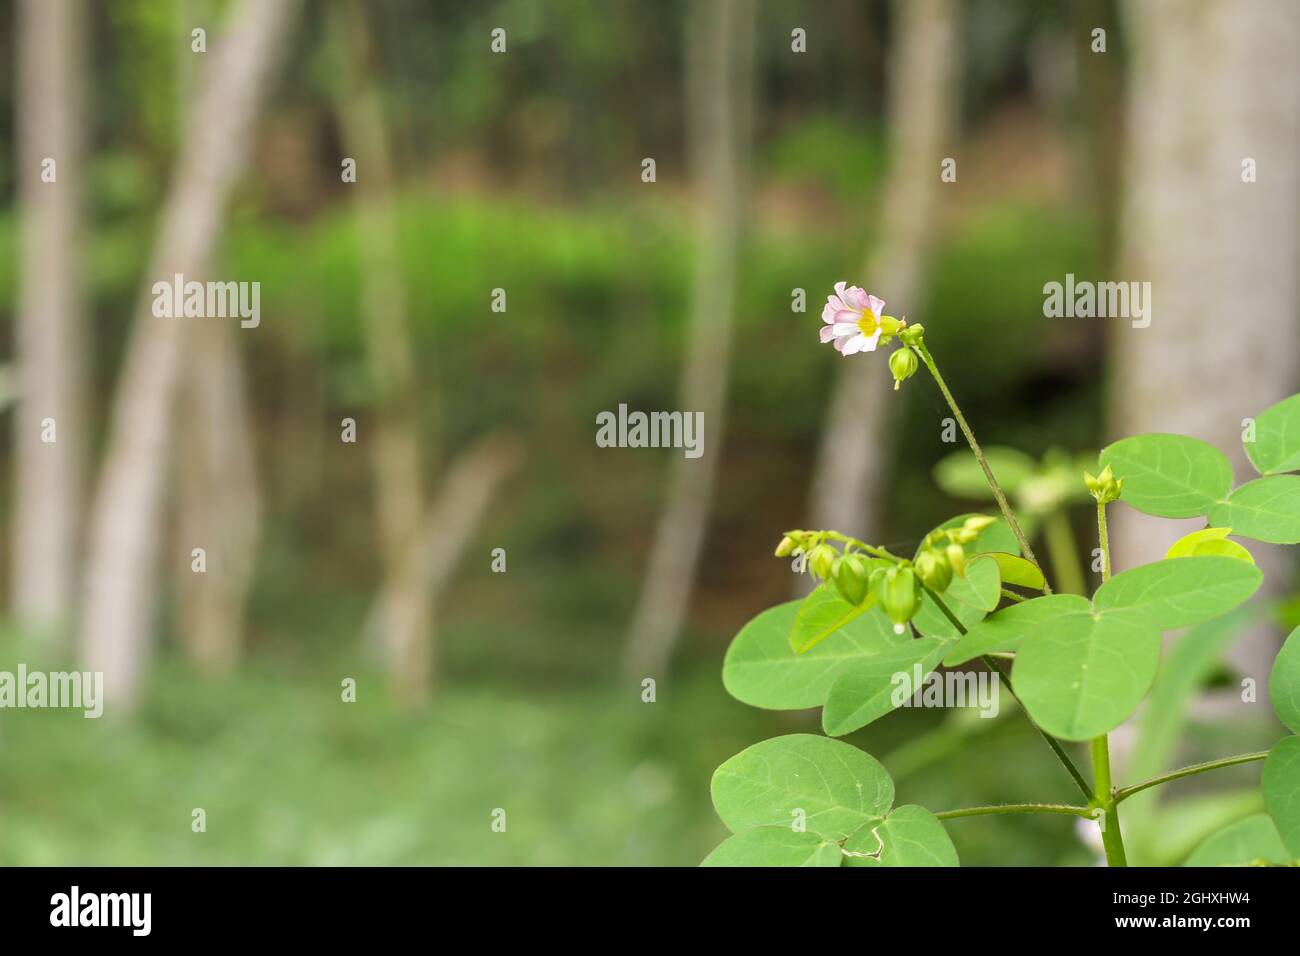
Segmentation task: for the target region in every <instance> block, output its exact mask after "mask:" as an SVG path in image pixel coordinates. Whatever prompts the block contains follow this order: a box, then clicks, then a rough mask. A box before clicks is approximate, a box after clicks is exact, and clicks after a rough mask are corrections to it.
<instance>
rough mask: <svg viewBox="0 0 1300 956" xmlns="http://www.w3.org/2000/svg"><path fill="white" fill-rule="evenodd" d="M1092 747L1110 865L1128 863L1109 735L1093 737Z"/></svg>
mask: <svg viewBox="0 0 1300 956" xmlns="http://www.w3.org/2000/svg"><path fill="white" fill-rule="evenodd" d="M1090 746H1091V749H1092V780H1093V786H1094V795H1093V807H1094V809H1100V810H1101V811H1102V813H1101V816H1100V817H1099V818H1098V819H1097V825H1098V826H1099V827H1100V828H1101V845H1102V848H1103V849H1104V850H1105V851H1106V865H1107V866H1128V859H1127V858H1126V857H1125V855H1124V837H1123V836H1122V835H1121V834H1120V832H1119V810H1118V808H1117V807H1116V805H1115V804H1116V802H1117V801H1116V799H1115V795H1114V794H1113V793H1111V789H1110V742H1109V741H1108V740H1107V739H1106V735H1105V734H1102V735H1101V736H1100V737H1094V738H1093V740H1092V743H1091V745H1090Z"/></svg>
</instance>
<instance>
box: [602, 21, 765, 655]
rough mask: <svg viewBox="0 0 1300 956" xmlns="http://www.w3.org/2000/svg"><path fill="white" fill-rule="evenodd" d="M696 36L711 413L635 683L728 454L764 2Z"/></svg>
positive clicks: (682, 497) (641, 641)
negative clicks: (756, 51)
mask: <svg viewBox="0 0 1300 956" xmlns="http://www.w3.org/2000/svg"><path fill="white" fill-rule="evenodd" d="M688 29H689V31H690V32H689V35H688V38H687V56H688V64H687V71H688V72H687V108H688V110H689V114H690V116H689V119H690V124H689V130H688V135H689V141H690V144H691V147H692V164H693V168H694V175H695V179H696V183H697V188H698V190H699V207H700V212H699V221H698V226H697V235H698V239H699V252H698V260H697V265H696V271H695V289H694V293H693V295H692V302H693V307H692V314H691V323H690V330H689V341H688V343H687V353H686V365H685V370H684V376H683V381H682V392H681V395H682V405H683V412H684V413H685V414H688V415H689V414H691V413H693V412H700V413H702V414H703V420H704V425H705V428H706V430H707V436H708V437H707V443H706V445H705V447H704V453H703V455H701V456H700V457H699V458H696V459H693V460H688V459H685V458H681V459H678V460H676V461H675V462H674V463H673V466H672V468H673V471H672V478H671V483H670V485H669V491H668V500H667V504H666V506H665V508H664V510H663V513H662V514H661V516H660V520H659V526H658V528H657V530H656V533H655V539H654V544H653V546H652V550H651V554H650V563H649V567H648V570H647V573H646V580H645V583H644V585H643V588H642V591H641V599H640V602H639V604H638V605H637V608H636V611H635V613H634V615H633V619H632V625H631V630H630V633H629V637H628V642H627V648H626V652H625V656H624V668H625V671H626V672H627V673H628V674H629V675H630V676H632V677H635V678H641V677H644V676H660V675H662V674H663V673H664V672H665V671H666V670H667V668H668V665H669V662H670V660H671V657H672V650H673V645H674V643H675V642H676V639H677V635H678V633H679V631H680V630H681V626H682V622H683V620H684V618H685V615H686V608H687V605H688V603H689V601H690V595H691V585H692V582H693V581H694V579H695V574H696V568H697V565H698V563H699V556H700V551H701V547H702V545H703V540H704V530H705V524H706V522H707V520H708V510H709V503H710V499H711V497H712V494H713V485H714V483H715V481H716V475H717V468H718V462H719V460H720V458H721V455H722V445H723V432H724V424H725V418H726V395H727V380H728V372H729V369H728V365H729V363H730V355H731V325H732V319H733V315H732V313H733V311H734V301H735V293H736V271H737V268H736V260H737V256H738V244H739V233H740V227H741V217H742V211H743V205H744V201H743V199H744V192H745V190H746V188H747V185H748V184H747V179H748V150H749V123H750V114H751V111H752V108H753V107H752V88H753V42H754V40H753V34H754V5H753V3H752V0H717V2H716V3H709V4H705V5H703V6H702V7H701V8H700V19H699V21H698V22H694V21H693V22H692V23H691V24H690V26H689V28H688Z"/></svg>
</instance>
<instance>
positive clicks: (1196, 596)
mask: <svg viewBox="0 0 1300 956" xmlns="http://www.w3.org/2000/svg"><path fill="white" fill-rule="evenodd" d="M1263 579H1264V575H1263V574H1262V573H1261V572H1260V570H1259V568H1257V567H1255V566H1254V565H1251V564H1247V563H1246V562H1244V561H1238V560H1236V559H1235V558H1223V557H1214V556H1209V557H1194V558H1166V559H1165V560H1163V561H1155V562H1153V563H1151V564H1144V565H1142V566H1141V567H1137V568H1133V569H1132V570H1131V571H1125V572H1124V573H1122V574H1117V575H1115V577H1113V578H1111V579H1110V580H1109V581H1107V582H1106V583H1104V584H1103V585H1102V586H1101V587H1099V588H1098V589H1097V593H1096V594H1095V595H1094V596H1093V601H1092V603H1093V606H1094V607H1096V608H1097V609H1098V610H1106V609H1108V608H1138V609H1141V610H1143V611H1145V612H1147V614H1149V615H1150V617H1151V620H1152V621H1153V622H1154V623H1155V625H1156V626H1157V627H1158V628H1160V630H1162V631H1168V630H1172V629H1173V628H1176V627H1189V626H1191V625H1193V624H1198V623H1200V622H1201V621H1208V620H1209V619H1210V618H1215V617H1218V616H1219V615H1220V614H1226V613H1227V612H1228V611H1231V610H1232V609H1233V608H1234V607H1236V606H1237V605H1238V604H1240V603H1242V602H1243V601H1245V600H1246V599H1247V598H1248V597H1250V596H1251V595H1252V594H1254V593H1255V591H1256V590H1257V589H1258V588H1259V585H1260V582H1261V581H1263Z"/></svg>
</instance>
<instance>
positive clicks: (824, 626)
mask: <svg viewBox="0 0 1300 956" xmlns="http://www.w3.org/2000/svg"><path fill="white" fill-rule="evenodd" d="M876 601H877V598H876V595H875V593H874V592H872V593H871V594H869V595H868V597H867V600H865V601H863V602H862V603H861V604H856V605H855V604H850V603H849V602H848V601H846V600H844V598H843V597H841V596H840V592H839V590H838V589H837V588H836V587H835V585H834V584H831V583H830V582H829V581H827V582H825V583H823V584H822V585H821V586H819V587H818V588H817V589H816V590H815V591H813V592H812V593H811V594H809V595H808V596H807V597H806V598H804V599H803V603H801V604H800V605H799V613H798V614H796V615H795V618H794V625H793V626H792V627H791V628H790V648H791V650H793V651H794V652H795V653H796V654H805V653H807V652H808V651H809V650H811V649H812V648H814V647H816V646H817V645H818V644H820V643H821V642H822V641H824V640H826V638H828V637H830V636H831V635H832V634H834V633H835V632H836V631H838V630H840V629H841V628H842V627H845V626H846V625H848V624H849V623H850V622H851V621H853V620H854V619H855V618H857V617H859V616H860V615H862V614H865V613H866V612H867V611H869V610H871V608H872V607H873V606H874V605H875V604H876Z"/></svg>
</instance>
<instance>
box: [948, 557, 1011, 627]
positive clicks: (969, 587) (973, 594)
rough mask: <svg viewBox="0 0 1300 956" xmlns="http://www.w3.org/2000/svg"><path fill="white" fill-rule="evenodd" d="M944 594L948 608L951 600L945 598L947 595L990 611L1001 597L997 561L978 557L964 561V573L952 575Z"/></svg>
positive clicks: (1000, 582) (968, 604)
mask: <svg viewBox="0 0 1300 956" xmlns="http://www.w3.org/2000/svg"><path fill="white" fill-rule="evenodd" d="M944 595H945V598H944V601H945V603H946V604H947V605H948V606H949V607H950V608H951V607H952V601H949V600H947V598H949V597H950V598H952V599H953V600H954V601H959V602H960V603H962V604H965V605H967V606H969V607H973V608H977V609H979V610H981V611H984V612H985V613H988V612H989V611H992V610H993V609H994V608H996V607H997V606H998V602H999V601H1000V600H1001V599H1002V578H1001V577H1000V576H999V573H998V563H997V561H995V560H993V559H991V558H984V557H978V558H974V559H973V560H970V561H968V562H966V573H965V574H964V575H962V576H961V577H954V578H953V579H952V584H950V585H948V590H947V591H945V592H944Z"/></svg>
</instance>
